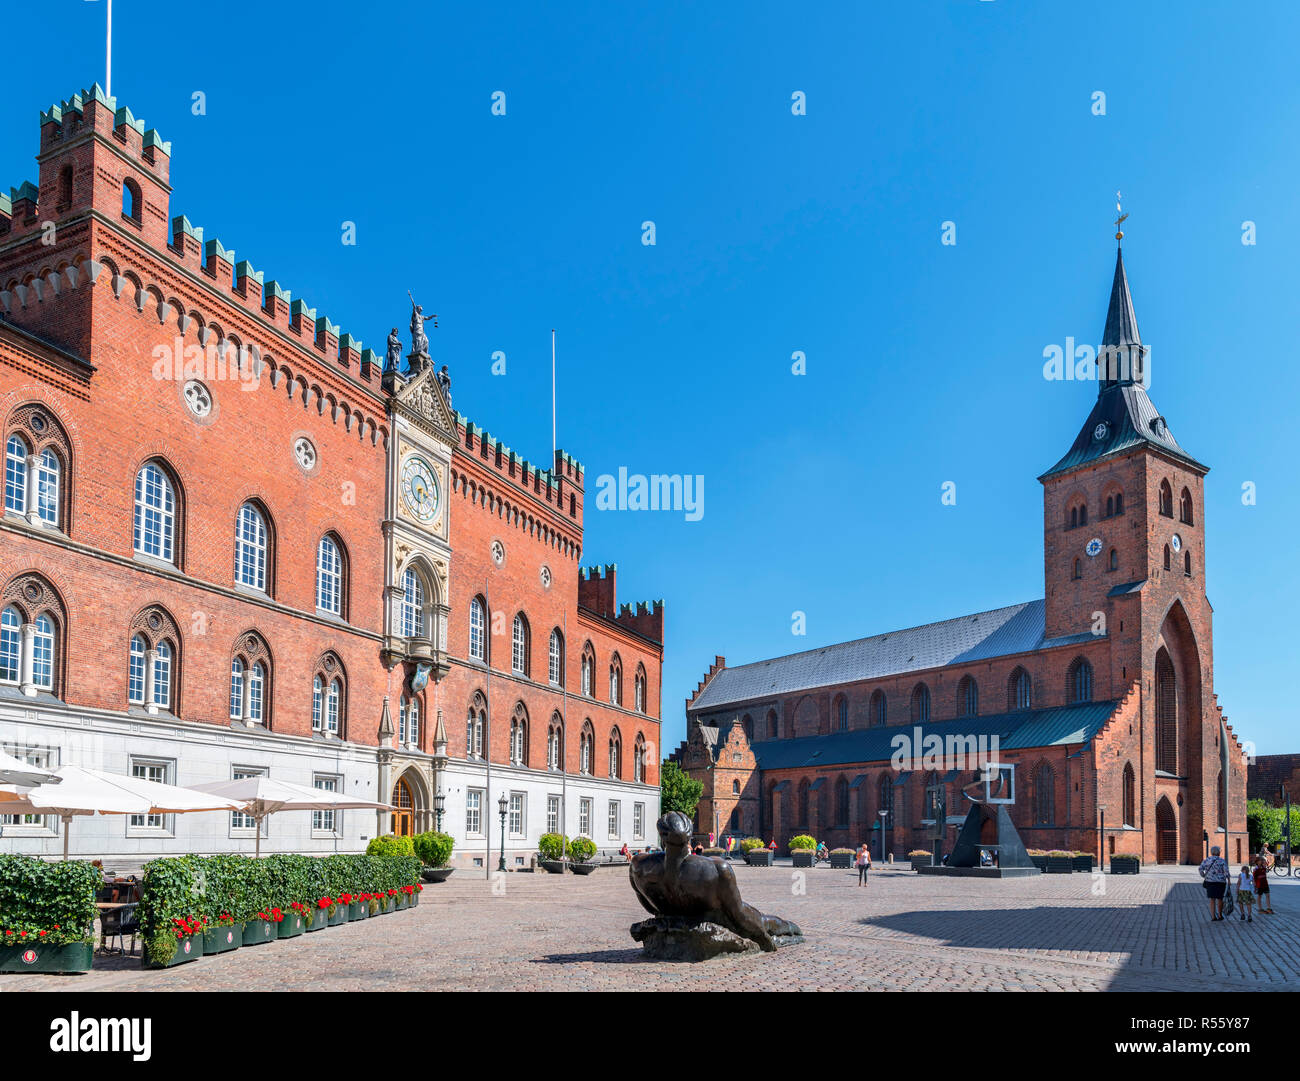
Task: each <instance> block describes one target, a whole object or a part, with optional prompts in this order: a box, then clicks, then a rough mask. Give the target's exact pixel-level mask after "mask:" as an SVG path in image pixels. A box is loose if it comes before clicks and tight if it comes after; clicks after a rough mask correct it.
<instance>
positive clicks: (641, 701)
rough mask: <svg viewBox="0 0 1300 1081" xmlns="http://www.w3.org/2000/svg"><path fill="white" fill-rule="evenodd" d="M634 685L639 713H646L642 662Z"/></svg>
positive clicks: (638, 667)
mask: <svg viewBox="0 0 1300 1081" xmlns="http://www.w3.org/2000/svg"><path fill="white" fill-rule="evenodd" d="M633 687H634V692H633V693H634V694H635V696H636V703H635V707H636V711H637V712H638V713H644V712H645V668H643V667H642V666H641V665H640V664H638V665H637V666H636V681H635V683H634V684H633ZM745 734H746V735H748V736H752V735H753V733H752V732H750V730H749V729H746V730H745Z"/></svg>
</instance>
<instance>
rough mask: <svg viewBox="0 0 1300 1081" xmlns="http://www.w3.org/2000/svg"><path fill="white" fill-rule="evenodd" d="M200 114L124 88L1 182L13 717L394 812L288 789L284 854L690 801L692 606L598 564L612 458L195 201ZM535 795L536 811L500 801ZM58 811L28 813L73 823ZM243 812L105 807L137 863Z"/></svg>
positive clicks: (217, 844)
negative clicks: (669, 636)
mask: <svg viewBox="0 0 1300 1081" xmlns="http://www.w3.org/2000/svg"><path fill="white" fill-rule="evenodd" d="M170 160H171V144H170V143H168V142H165V141H163V140H162V138H161V137H160V136H159V135H158V133H157V131H156V130H154V129H147V128H146V127H145V125H144V124H143V123H142V122H140V121H138V120H136V119H135V117H134V116H133V115H132V114H131V111H130V110H129V109H127V108H124V107H119V106H118V105H117V103H116V101H115V100H114V99H113V98H110V97H108V96H107V95H106V94H105V93H104V92H103V91H102V90H101V89H100V88H99V87H98V86H95V87H92V88H91V89H90V90H88V91H83V92H82V93H81V94H77V95H74V96H73V97H72V98H71V99H69V100H68V101H65V102H63V103H61V105H57V106H51V108H50V109H49V110H48V111H47V112H44V113H42V114H41V122H40V147H39V154H38V156H37V161H38V163H39V176H38V181H37V183H34V184H33V183H31V182H25V183H23V184H22V185H21V186H20V187H18V188H14V189H11V195H10V196H9V197H8V198H5V197H0V426H2V427H3V431H2V432H0V436H2V437H3V440H4V447H5V487H4V513H3V516H2V517H0V746H3V747H4V749H5V750H6V751H8V752H9V753H11V754H15V755H17V756H19V757H22V758H26V759H27V760H29V761H32V762H34V763H37V764H40V765H42V766H46V767H49V768H57V767H59V766H61V765H65V764H75V765H82V766H90V767H95V768H100V769H105V770H109V771H112V772H118V773H130V774H135V775H138V776H143V777H149V778H153V779H157V780H162V781H165V782H168V783H172V784H179V785H194V784H200V783H204V782H209V781H218V780H225V779H230V778H237V777H241V776H247V775H251V774H268V775H270V776H272V777H276V778H279V779H282V780H286V781H291V782H295V783H298V784H302V785H307V786H310V787H317V788H324V789H331V790H334V791H338V792H343V793H345V794H347V795H350V796H355V797H358V798H361V799H366V800H374V801H378V802H384V803H391V804H392V805H393V806H394V807H395V808H396V809H395V811H394V812H392V813H389V812H382V813H378V814H377V813H376V812H374V811H361V810H348V811H336V812H302V811H300V812H290V813H285V814H281V815H273V816H271V817H270V818H268V819H267V820H266V823H265V824H264V826H263V839H262V842H261V847H262V851H263V852H276V851H295V852H320V853H323V852H334V851H356V850H359V849H362V848H364V847H365V845H366V843H367V841H368V840H369V839H370V838H371V837H374V836H375V835H376V834H377V833H384V832H389V831H394V832H398V833H403V834H409V833H414V832H419V831H422V830H426V829H433V828H435V826H436V825H437V824H438V819H439V814H440V811H439V808H440V806H441V823H442V827H443V829H444V830H445V831H446V832H448V833H450V834H452V836H453V837H454V838H455V840H456V851H455V856H454V860H455V862H456V863H457V864H458V865H461V866H476V865H477V866H483V867H487V866H495V865H496V863H497V861H498V860H499V858H500V855H501V835H502V833H503V832H504V835H505V841H504V847H505V854H506V857H507V861H508V865H509V866H517V865H520V864H523V863H525V862H526V861H527V859H528V857H529V856H530V855H531V854H532V853H533V852H535V851H536V845H537V838H538V836H539V835H540V834H541V833H543V832H546V831H548V830H555V831H563V832H565V833H566V834H568V835H574V834H578V833H582V834H585V835H587V836H589V837H591V838H592V839H593V840H594V841H595V842H596V843H597V844H598V845H599V846H600V847H601V848H618V847H620V846H621V845H622V844H624V843H629V844H635V843H640V842H642V841H643V840H644V838H645V836H646V834H647V831H648V829H649V827H651V826H652V825H653V823H654V820H655V818H656V817H657V815H658V768H657V766H658V759H659V751H658V749H659V715H660V711H659V702H660V680H661V671H662V658H663V645H662V643H663V605H662V602H655V603H653V604H637V605H622V606H620V605H619V604H618V603H617V599H616V592H615V582H616V570H615V567H614V566H613V565H612V564H610V565H608V566H605V567H602V568H596V569H586V568H583V567H582V565H581V558H582V546H583V480H584V478H583V470H582V466H581V464H580V463H579V462H578V461H576V460H575V459H574V458H573V457H571V456H570V455H568V454H566V453H565V452H563V451H557V452H556V453H555V456H554V460H553V462H551V463H549V465H548V466H547V467H546V468H540V467H538V466H536V465H533V464H532V463H530V462H529V461H527V460H525V459H524V458H522V457H520V456H519V455H518V454H516V453H514V452H512V451H511V450H510V449H509V448H508V447H507V446H505V445H503V444H502V442H501V441H499V440H497V439H494V438H493V437H492V436H491V435H489V434H488V433H487V432H485V431H483V430H481V429H480V428H479V427H478V426H477V425H475V424H474V423H473V422H472V421H470V420H469V419H467V418H466V417H465V416H462V415H460V414H458V413H455V412H453V411H452V409H451V402H450V393H449V387H448V382H447V381H446V380H439V379H438V378H437V376H436V373H435V372H434V371H433V366H432V364H431V363H430V362H429V357H428V355H427V353H424V354H419V355H417V354H415V353H413V354H412V355H411V357H409V358H408V364H406V365H394V364H392V363H387V362H386V361H385V360H384V359H382V358H380V357H379V356H377V355H376V354H375V352H374V351H372V350H371V349H368V348H364V347H363V345H362V343H361V342H360V341H359V340H358V339H357V338H356V337H355V336H354V335H353V334H351V333H349V332H346V331H343V330H341V329H340V327H339V326H338V325H337V324H335V323H333V322H331V320H330V319H329V318H328V317H327V316H325V315H321V314H318V313H317V312H316V311H315V309H313V308H311V307H309V306H308V305H307V304H306V303H305V302H304V301H303V300H302V299H301V298H296V297H294V296H293V294H292V293H291V291H290V290H289V289H288V288H287V287H286V286H285V284H284V283H281V282H278V281H275V280H268V279H267V277H266V275H265V274H264V273H263V272H262V271H261V270H257V269H255V268H254V267H253V265H252V263H251V262H249V261H248V260H246V259H245V260H236V259H235V253H234V252H233V251H232V250H230V249H228V248H227V247H226V246H225V245H224V244H223V243H222V241H221V240H219V239H216V238H207V239H205V238H204V234H203V230H202V229H201V228H198V227H196V226H195V225H193V224H192V223H191V222H190V221H189V220H188V219H187V218H185V217H183V216H179V215H173V213H172V207H171V187H170V184H169V179H168V174H169V165H170ZM502 811H504V814H502ZM62 829H63V826H62V824H61V823H60V821H59V820H58V818H57V817H52V816H51V817H39V818H13V817H11V818H8V819H5V820H3V821H0V836H3V839H4V842H5V845H4V847H5V848H6V850H10V851H20V852H29V853H46V854H51V855H52V854H55V853H58V852H61V851H62V846H63V839H62V836H61V831H62ZM253 829H254V824H253V822H252V820H251V819H249V818H246V817H244V816H242V815H238V814H236V815H228V814H193V815H188V816H185V815H180V816H107V817H83V818H78V819H75V820H74V822H73V824H72V829H71V852H72V854H73V855H75V856H79V857H85V858H91V857H102V858H104V859H105V860H106V861H110V862H115V863H119V864H122V865H131V864H135V865H138V863H139V862H140V861H142V860H144V859H146V858H148V857H150V856H153V855H158V854H167V853H178V852H215V851H223V850H235V851H250V852H251V851H252V848H253V841H254V836H253Z"/></svg>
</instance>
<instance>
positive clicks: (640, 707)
mask: <svg viewBox="0 0 1300 1081" xmlns="http://www.w3.org/2000/svg"><path fill="white" fill-rule="evenodd" d="M634 693H635V695H636V711H637V712H638V713H644V712H645V674H644V673H642V672H638V673H637V674H636V683H635V691H634Z"/></svg>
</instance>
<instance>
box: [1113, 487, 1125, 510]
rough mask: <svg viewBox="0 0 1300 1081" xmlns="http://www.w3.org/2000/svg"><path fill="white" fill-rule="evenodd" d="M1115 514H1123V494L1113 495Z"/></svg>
mask: <svg viewBox="0 0 1300 1081" xmlns="http://www.w3.org/2000/svg"><path fill="white" fill-rule="evenodd" d="M1115 513H1116V514H1123V513H1124V493H1123V492H1116V493H1115Z"/></svg>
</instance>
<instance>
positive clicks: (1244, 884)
mask: <svg viewBox="0 0 1300 1081" xmlns="http://www.w3.org/2000/svg"><path fill="white" fill-rule="evenodd" d="M1237 904H1239V905H1240V906H1241V918H1242V920H1243V921H1245V922H1246V923H1254V922H1255V875H1254V873H1253V872H1252V871H1251V869H1250V865H1249V864H1246V863H1243V864H1242V865H1241V874H1239V875H1238V876H1237Z"/></svg>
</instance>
